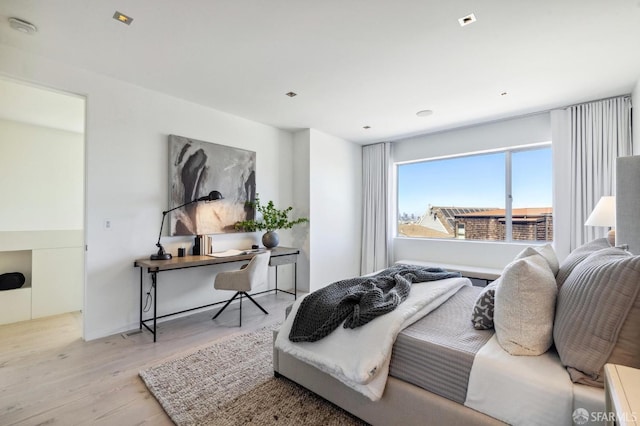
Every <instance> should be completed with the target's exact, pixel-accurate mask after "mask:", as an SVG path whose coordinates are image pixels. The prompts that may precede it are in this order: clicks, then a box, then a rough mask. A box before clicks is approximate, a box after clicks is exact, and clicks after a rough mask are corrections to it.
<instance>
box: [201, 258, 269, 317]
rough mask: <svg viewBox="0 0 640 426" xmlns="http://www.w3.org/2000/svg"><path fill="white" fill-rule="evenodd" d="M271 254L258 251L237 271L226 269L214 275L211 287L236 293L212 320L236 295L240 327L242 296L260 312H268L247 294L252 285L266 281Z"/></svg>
mask: <svg viewBox="0 0 640 426" xmlns="http://www.w3.org/2000/svg"><path fill="white" fill-rule="evenodd" d="M270 256H271V254H270V253H269V252H267V253H260V254H257V255H255V256H254V257H253V258H252V259H251V261H250V262H249V264H247V265H246V266H243V267H242V268H241V269H239V270H237V271H228V272H220V273H219V274H218V275H216V280H215V282H214V284H213V287H214V288H215V289H216V290H233V291H235V292H236V294H234V295H233V297H232V298H231V299H229V300H228V301H227V303H226V304H225V305H224V306H223V307H222V309H220V310H219V311H218V313H217V314H215V316H214V317H213V318H211V319H212V320H214V319H216V318H218V315H220V314H221V313H222V311H224V310H225V309H226V308H227V306H229V303H231V302H232V301H233V299H235V298H236V297H237V296H238V295H239V296H240V327H242V296H243V295H244V296H247V297H248V298H249V300H251V301H252V302H253V303H254V304H255V305H256V306H257V307H258V308H260V310H261V311H262V312H264V313H265V314H268V313H269V312H267V311H265V310H264V308H263V307H262V306H260V305H259V304H258V302H256V301H255V300H253V298H252V297H251V296H249V293H247V292H248V291H251V289H252V288H253V287H257V286H259V285H261V284H264V283H266V282H267V277H268V273H269V271H268V269H269V258H270Z"/></svg>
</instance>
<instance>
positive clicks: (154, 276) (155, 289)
mask: <svg viewBox="0 0 640 426" xmlns="http://www.w3.org/2000/svg"><path fill="white" fill-rule="evenodd" d="M151 280H152V281H153V343H155V342H156V334H157V332H158V330H157V328H156V320H157V316H158V314H157V311H156V308H157V307H158V285H157V284H158V277H157V273H156V272H153V273H152V274H151Z"/></svg>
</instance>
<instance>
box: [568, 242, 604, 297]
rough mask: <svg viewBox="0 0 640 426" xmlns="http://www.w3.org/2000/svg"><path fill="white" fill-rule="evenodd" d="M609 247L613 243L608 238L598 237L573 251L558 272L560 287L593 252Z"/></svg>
mask: <svg viewBox="0 0 640 426" xmlns="http://www.w3.org/2000/svg"><path fill="white" fill-rule="evenodd" d="M609 247H611V245H610V244H609V241H608V240H607V239H606V238H598V239H597V240H593V241H590V242H588V243H586V244H584V245H581V246H580V247H578V248H577V249H575V250H574V251H572V252H571V253H570V254H569V256H567V258H566V259H565V260H564V261H563V262H562V263H561V264H560V269H559V270H558V273H557V274H556V282H557V283H558V288H560V287H562V284H564V282H565V280H566V279H567V277H568V276H569V274H571V271H573V269H574V268H575V267H576V266H578V265H579V264H580V262H582V261H583V260H585V259H586V258H587V257H588V256H589V255H590V254H591V253H593V252H596V251H598V250H602V249H605V248H609Z"/></svg>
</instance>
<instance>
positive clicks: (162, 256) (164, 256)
mask: <svg viewBox="0 0 640 426" xmlns="http://www.w3.org/2000/svg"><path fill="white" fill-rule="evenodd" d="M223 198H224V197H223V196H222V194H221V193H220V192H218V191H211V192H210V193H209V195H205V196H204V197H200V198H198V199H195V200H191V201H189V202H188V203H184V204H182V205H179V206H178V207H174V208H172V209H169V210H166V211H163V212H162V223H161V224H160V233H159V234H158V242H157V243H156V246H157V247H158V253H156V254H152V255H151V260H169V259H171V258H172V257H173V256H171V253H166V252H165V251H164V247H162V244H160V238H161V237H162V228H163V227H164V218H165V217H166V216H167V213H169V212H172V211H174V210H177V209H179V208H181V207H184V206H188V205H189V204H193V203H197V202H199V201H215V200H222V199H223Z"/></svg>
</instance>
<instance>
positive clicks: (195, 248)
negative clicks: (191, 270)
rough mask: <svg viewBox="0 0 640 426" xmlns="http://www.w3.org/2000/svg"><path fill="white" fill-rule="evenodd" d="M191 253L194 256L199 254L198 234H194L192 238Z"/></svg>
mask: <svg viewBox="0 0 640 426" xmlns="http://www.w3.org/2000/svg"><path fill="white" fill-rule="evenodd" d="M193 255H194V256H199V255H200V236H199V235H196V236H195V238H194V239H193Z"/></svg>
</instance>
